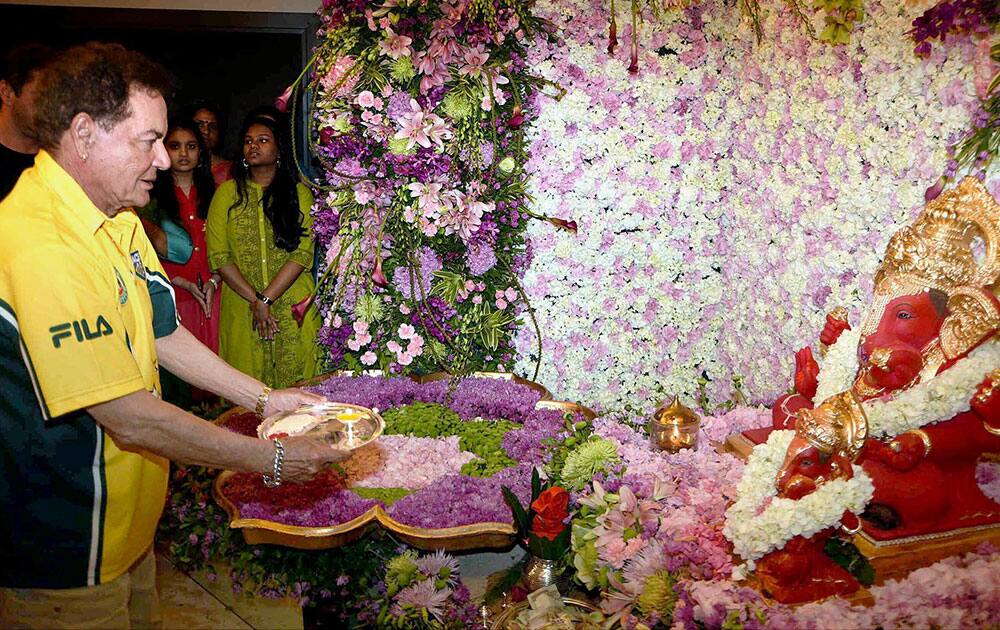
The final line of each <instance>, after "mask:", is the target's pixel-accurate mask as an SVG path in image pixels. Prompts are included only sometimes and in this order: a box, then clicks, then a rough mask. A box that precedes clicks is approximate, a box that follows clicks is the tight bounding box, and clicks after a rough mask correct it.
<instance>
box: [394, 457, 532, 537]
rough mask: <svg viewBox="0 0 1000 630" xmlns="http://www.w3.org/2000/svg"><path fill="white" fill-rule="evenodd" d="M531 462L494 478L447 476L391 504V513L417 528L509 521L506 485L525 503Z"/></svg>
mask: <svg viewBox="0 0 1000 630" xmlns="http://www.w3.org/2000/svg"><path fill="white" fill-rule="evenodd" d="M531 469H532V466H531V465H530V464H520V465H518V466H512V467H510V468H505V469H504V470H501V471H500V472H498V473H497V474H495V475H493V476H492V477H485V478H483V477H468V476H465V475H448V476H446V477H443V478H441V479H440V480H439V481H438V482H436V483H434V484H432V485H430V486H428V487H427V488H424V489H423V490H418V491H417V492H414V493H413V494H411V495H408V496H406V497H403V498H402V499H400V500H399V501H397V502H395V503H393V504H392V505H391V506H390V507H389V510H388V511H389V516H391V517H392V518H394V519H396V520H397V521H399V522H400V523H404V524H406V525H412V526H414V527H428V528H443V527H458V526H460V525H470V524H472V523H510V522H511V514H510V508H509V507H507V504H506V503H504V501H503V494H502V493H501V488H502V487H504V486H506V487H508V488H510V489H511V490H512V491H513V492H514V494H516V495H517V497H518V498H519V499H520V500H521V502H522V503H526V502H527V501H528V500H529V498H530V495H531Z"/></svg>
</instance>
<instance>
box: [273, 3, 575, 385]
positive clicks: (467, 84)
mask: <svg viewBox="0 0 1000 630" xmlns="http://www.w3.org/2000/svg"><path fill="white" fill-rule="evenodd" d="M319 15H320V18H321V21H322V28H321V29H320V32H319V35H320V38H321V43H320V44H319V46H318V47H317V49H316V52H315V55H314V57H313V59H312V61H311V62H310V65H309V66H307V68H306V70H305V71H303V76H302V77H300V79H299V81H297V82H296V84H294V85H293V86H292V88H291V91H290V92H289V94H288V96H294V94H295V91H296V90H297V89H298V88H299V87H302V88H304V89H306V90H307V91H308V93H309V94H310V95H311V99H307V100H309V101H310V103H311V104H310V107H309V110H308V111H307V117H308V119H309V123H310V125H311V134H310V149H311V152H312V153H313V155H314V156H315V157H316V159H318V160H319V162H320V164H321V165H322V168H323V171H324V173H323V175H322V177H321V178H320V181H314V182H312V184H313V186H314V187H315V188H317V189H318V190H319V191H320V194H318V195H317V198H316V203H315V205H314V206H313V209H312V213H313V216H314V218H315V222H314V227H313V230H314V236H315V238H316V240H317V242H318V244H319V245H320V246H321V247H322V249H323V250H324V251H325V252H326V256H325V260H324V261H323V263H322V266H321V268H323V269H325V271H324V273H323V275H322V277H321V279H320V282H319V283H318V284H319V287H318V289H317V295H318V299H317V300H316V302H317V303H318V305H319V307H320V312H321V314H322V315H323V317H324V320H323V321H324V326H323V328H322V329H321V330H320V333H319V342H320V344H321V345H323V346H324V347H325V348H326V349H327V351H328V358H329V367H330V368H334V369H335V368H346V369H351V370H355V371H357V370H363V369H381V370H384V371H388V372H393V373H406V372H410V371H416V372H418V373H423V372H429V371H435V370H440V369H447V370H449V371H451V372H455V373H469V372H472V371H475V370H503V369H505V368H508V367H510V366H511V365H512V364H513V362H514V360H515V349H514V345H513V339H512V337H513V334H514V332H515V331H516V329H517V327H518V326H519V325H521V324H522V323H524V316H525V315H527V316H529V317H531V318H533V313H532V311H531V309H530V306H529V305H528V304H527V300H526V298H525V294H524V291H523V290H522V288H521V284H520V281H519V278H520V276H522V275H523V273H524V271H525V269H526V268H527V266H528V264H529V263H530V261H531V257H532V256H531V247H530V244H529V243H528V242H527V240H526V238H525V227H526V223H527V220H528V219H529V218H542V219H545V220H548V221H550V222H551V223H553V224H554V225H555V226H556V227H559V228H563V229H567V230H575V228H576V226H575V223H574V222H572V221H564V220H561V219H556V218H550V217H544V216H540V215H537V214H535V213H533V212H532V211H531V210H530V209H529V207H528V204H529V203H530V201H531V200H530V198H529V197H528V196H527V194H526V193H525V180H526V177H527V176H526V174H525V171H524V169H523V166H524V164H525V162H526V161H527V158H528V155H527V143H526V142H525V137H524V131H525V129H524V127H525V124H526V122H527V121H528V120H529V119H530V118H531V117H532V116H533V115H534V113H535V108H536V99H537V97H538V94H539V92H540V91H542V90H547V91H548V92H549V93H550V94H552V95H554V96H556V97H558V96H559V94H558V92H557V89H556V90H553V89H552V88H553V86H552V84H550V83H548V82H546V81H544V80H542V79H538V78H536V77H533V76H531V75H530V74H529V73H528V71H527V65H526V61H525V57H526V47H527V46H528V45H529V44H530V43H531V42H532V41H533V40H534V39H535V38H539V37H545V36H551V35H552V33H553V32H554V30H555V29H554V27H553V26H552V25H551V24H550V23H547V22H545V21H544V20H541V19H539V18H537V17H535V16H534V15H532V13H531V10H530V3H529V2H525V1H523V0H499V1H497V2H493V1H489V2H484V1H482V0H471V1H470V0H444V1H441V2H437V1H431V2H427V1H419V0H386V2H384V3H383V4H381V5H378V4H373V5H368V4H367V3H363V2H357V1H356V0H329V1H325V2H324V3H323V8H322V9H320V11H319ZM308 71H311V72H308ZM307 73H308V76H307ZM291 102H294V100H293V101H291ZM309 305H310V303H309V302H306V303H303V304H300V305H298V311H299V314H301V313H302V312H303V311H304V309H305V308H308V307H309ZM536 328H537V327H536ZM533 358H534V359H535V360H536V361H539V360H540V358H541V350H540V347H539V349H538V350H537V352H536V355H535V356H534V357H533Z"/></svg>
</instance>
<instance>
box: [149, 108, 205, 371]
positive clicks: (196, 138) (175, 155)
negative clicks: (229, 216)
mask: <svg viewBox="0 0 1000 630" xmlns="http://www.w3.org/2000/svg"><path fill="white" fill-rule="evenodd" d="M163 144H164V146H165V147H166V148H167V153H168V154H169V155H170V170H167V171H160V172H159V174H158V175H157V178H156V184H155V185H154V186H153V190H152V194H151V198H152V199H151V204H155V205H156V208H155V214H156V215H158V216H159V217H161V218H162V219H170V220H172V221H173V222H174V223H176V224H178V225H181V226H183V227H184V229H185V230H186V231H187V233H188V234H189V235H190V237H191V245H192V251H191V258H190V259H189V260H188V261H187V262H186V263H184V264H182V265H179V264H175V263H172V262H169V261H166V260H164V261H162V262H163V268H164V270H165V271H166V272H167V275H168V276H170V282H171V284H173V285H174V287H175V294H176V297H177V314H178V315H179V316H180V318H181V323H182V324H183V325H184V327H185V328H187V329H188V330H190V331H191V333H192V334H194V336H195V337H197V338H198V340H199V341H201V342H202V343H203V344H205V345H206V346H207V347H208V348H209V349H211V350H212V352H216V353H217V352H218V351H219V308H220V306H219V305H220V301H219V292H218V289H219V286H220V282H221V277H220V276H219V274H217V273H212V271H211V270H210V269H209V267H208V252H207V248H206V246H205V217H206V216H208V206H209V204H210V203H211V201H212V195H213V194H215V182H214V181H213V177H212V170H211V163H210V161H209V160H210V159H211V154H210V153H209V151H208V150H207V149H206V147H205V144H204V141H203V139H202V137H201V134H199V133H198V127H197V125H196V124H195V123H194V121H189V120H177V121H174V122H172V123H171V124H170V127H169V129H168V130H167V136H166V138H165V139H164V141H163Z"/></svg>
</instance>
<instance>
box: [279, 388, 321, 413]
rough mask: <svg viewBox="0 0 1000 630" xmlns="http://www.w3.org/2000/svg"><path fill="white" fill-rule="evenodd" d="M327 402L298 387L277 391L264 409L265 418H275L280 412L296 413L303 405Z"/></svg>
mask: <svg viewBox="0 0 1000 630" xmlns="http://www.w3.org/2000/svg"><path fill="white" fill-rule="evenodd" d="M323 402H326V398H323V397H322V396H318V395H316V394H313V393H311V392H307V391H305V390H304V389H299V388H298V387H290V388H288V389H276V390H274V391H272V392H271V395H270V396H269V397H268V399H267V405H266V406H265V407H264V417H265V418H267V417H269V416H273V415H274V414H276V413H278V412H279V411H294V410H296V409H298V408H299V407H301V406H302V405H315V404H317V403H323Z"/></svg>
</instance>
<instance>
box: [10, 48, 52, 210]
mask: <svg viewBox="0 0 1000 630" xmlns="http://www.w3.org/2000/svg"><path fill="white" fill-rule="evenodd" d="M51 58H52V51H51V50H50V49H49V48H47V47H46V46H42V45H41V44H25V45H23V46H18V47H17V48H15V49H13V50H11V51H10V52H8V53H7V55H6V56H5V57H4V58H3V62H2V63H3V65H2V67H0V199H3V198H4V197H6V196H7V193H9V192H10V189H11V188H13V187H14V183H15V182H17V178H18V177H20V176H21V172H22V171H24V169H26V168H28V167H29V166H31V163H32V162H34V161H35V154H36V153H38V138H37V137H36V134H35V130H34V127H33V125H32V122H31V119H32V103H33V102H34V99H35V91H36V90H35V87H36V86H37V83H38V81H37V79H38V76H39V74H40V71H41V69H42V67H43V66H44V65H45V64H46V63H47V62H48V61H49V59H51Z"/></svg>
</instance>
